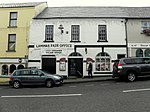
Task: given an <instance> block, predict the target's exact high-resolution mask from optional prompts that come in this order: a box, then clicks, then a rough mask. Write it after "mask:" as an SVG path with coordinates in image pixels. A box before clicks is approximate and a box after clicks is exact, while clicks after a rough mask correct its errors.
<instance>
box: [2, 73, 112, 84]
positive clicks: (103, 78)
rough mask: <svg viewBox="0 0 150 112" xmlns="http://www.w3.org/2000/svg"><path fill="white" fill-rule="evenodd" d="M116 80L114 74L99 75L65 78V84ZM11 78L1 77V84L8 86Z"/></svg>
mask: <svg viewBox="0 0 150 112" xmlns="http://www.w3.org/2000/svg"><path fill="white" fill-rule="evenodd" d="M110 80H114V79H113V78H112V76H110V75H109V76H98V77H93V78H87V77H86V78H65V79H64V84H71V83H85V82H99V81H110ZM8 85H9V78H8V77H0V86H8Z"/></svg>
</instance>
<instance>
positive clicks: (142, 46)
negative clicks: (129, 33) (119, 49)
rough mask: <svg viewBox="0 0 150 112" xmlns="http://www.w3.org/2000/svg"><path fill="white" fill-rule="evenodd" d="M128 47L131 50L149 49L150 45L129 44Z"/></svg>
mask: <svg viewBox="0 0 150 112" xmlns="http://www.w3.org/2000/svg"><path fill="white" fill-rule="evenodd" d="M128 47H131V48H149V47H150V43H129V44H128Z"/></svg>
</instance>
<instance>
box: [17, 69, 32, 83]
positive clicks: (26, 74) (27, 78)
mask: <svg viewBox="0 0 150 112" xmlns="http://www.w3.org/2000/svg"><path fill="white" fill-rule="evenodd" d="M20 74H21V75H22V77H21V82H22V83H23V84H30V83H32V80H33V75H31V71H30V70H28V69H27V70H21V71H20Z"/></svg>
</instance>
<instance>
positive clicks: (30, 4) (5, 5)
mask: <svg viewBox="0 0 150 112" xmlns="http://www.w3.org/2000/svg"><path fill="white" fill-rule="evenodd" d="M42 3H46V2H27V3H3V4H0V8H23V7H35V6H37V5H40V4H42Z"/></svg>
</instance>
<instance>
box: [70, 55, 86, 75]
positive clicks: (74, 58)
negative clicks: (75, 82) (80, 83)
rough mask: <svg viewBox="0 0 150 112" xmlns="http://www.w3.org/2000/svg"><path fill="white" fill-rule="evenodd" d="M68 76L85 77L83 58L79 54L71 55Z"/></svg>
mask: <svg viewBox="0 0 150 112" xmlns="http://www.w3.org/2000/svg"><path fill="white" fill-rule="evenodd" d="M68 76H75V77H83V58H82V56H81V55H80V54H79V53H77V52H74V53H71V54H70V55H69V58H68Z"/></svg>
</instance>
